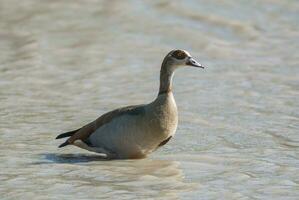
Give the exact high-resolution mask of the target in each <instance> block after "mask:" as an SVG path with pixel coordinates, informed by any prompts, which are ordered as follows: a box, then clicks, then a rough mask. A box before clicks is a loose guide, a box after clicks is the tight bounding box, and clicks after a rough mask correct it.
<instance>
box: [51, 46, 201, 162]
mask: <svg viewBox="0 0 299 200" xmlns="http://www.w3.org/2000/svg"><path fill="white" fill-rule="evenodd" d="M183 65H190V66H194V67H201V65H200V64H199V63H198V62H196V61H195V60H194V59H193V58H192V57H191V55H190V54H189V53H188V52H187V51H184V50H173V51H171V52H169V53H168V54H167V55H166V57H165V58H164V60H163V62H162V66H161V71H160V88H159V93H158V96H157V98H156V99H155V100H154V101H153V102H151V103H149V104H144V105H136V106H127V107H123V108H118V109H116V110H113V111H110V112H108V113H106V114H104V115H102V116H100V117H99V118H98V119H96V120H95V121H93V122H91V123H89V124H87V125H85V126H83V127H82V128H80V129H77V130H74V131H70V132H66V133H63V134H60V135H58V136H57V137H56V139H60V138H64V137H69V138H68V139H67V140H66V141H65V142H64V143H62V144H61V145H60V146H59V147H64V146H67V145H69V144H73V145H75V146H77V147H80V148H83V149H86V150H89V151H93V152H97V153H101V154H105V155H106V157H107V158H143V157H145V156H146V155H147V154H149V153H151V152H152V151H154V150H156V149H157V148H158V147H161V146H163V145H165V144H166V143H167V142H168V141H169V140H170V139H171V138H172V136H173V135H174V134H175V131H176V128H177V123H178V114H177V107H176V103H175V100H174V97H173V94H172V77H173V74H174V71H175V69H177V68H178V67H180V66H183ZM201 68H202V67H201Z"/></svg>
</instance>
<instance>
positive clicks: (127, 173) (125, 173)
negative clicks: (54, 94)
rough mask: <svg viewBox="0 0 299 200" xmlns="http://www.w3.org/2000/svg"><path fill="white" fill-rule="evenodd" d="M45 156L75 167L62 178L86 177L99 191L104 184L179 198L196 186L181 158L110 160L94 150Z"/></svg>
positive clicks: (133, 192)
mask: <svg viewBox="0 0 299 200" xmlns="http://www.w3.org/2000/svg"><path fill="white" fill-rule="evenodd" d="M45 158H46V159H47V160H48V161H50V163H52V164H68V165H67V166H68V168H70V167H72V166H73V167H74V169H73V170H72V172H71V173H65V174H62V177H61V178H63V179H67V180H70V179H71V180H73V181H82V180H84V182H88V185H89V186H88V187H97V190H99V192H100V191H101V188H103V190H107V188H109V190H110V191H111V192H112V193H113V194H114V193H115V194H118V193H121V194H122V195H125V196H128V197H130V196H131V195H132V197H133V196H136V195H144V194H147V195H150V196H151V197H152V198H165V197H167V198H169V197H171V198H179V194H180V193H181V192H186V191H191V190H194V189H195V187H196V185H195V184H194V183H188V182H186V181H185V175H184V172H183V170H182V169H181V167H180V165H181V163H180V162H178V161H171V160H162V159H159V158H157V159H150V158H147V159H143V160H113V161H107V160H103V158H101V157H99V156H97V155H90V154H89V155H88V154H79V155H78V154H47V155H45ZM101 161H104V162H101ZM40 164H42V163H40ZM69 164H73V165H69ZM78 164H80V165H81V164H84V167H78ZM62 166H64V165H61V167H62ZM85 187H86V186H85ZM104 188H105V189H104Z"/></svg>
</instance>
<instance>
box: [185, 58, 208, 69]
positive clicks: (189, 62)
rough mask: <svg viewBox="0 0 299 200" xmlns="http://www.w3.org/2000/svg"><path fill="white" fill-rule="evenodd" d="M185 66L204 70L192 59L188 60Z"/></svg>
mask: <svg viewBox="0 0 299 200" xmlns="http://www.w3.org/2000/svg"><path fill="white" fill-rule="evenodd" d="M186 65H190V66H193V67H199V68H202V69H204V67H203V66H202V65H201V64H200V63H199V62H197V61H196V60H194V59H193V58H192V57H189V58H188V60H187V62H186Z"/></svg>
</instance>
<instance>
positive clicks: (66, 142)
mask: <svg viewBox="0 0 299 200" xmlns="http://www.w3.org/2000/svg"><path fill="white" fill-rule="evenodd" d="M69 144H70V143H69V142H68V141H65V142H64V143H62V144H61V145H59V146H58V148H61V147H65V146H67V145H69Z"/></svg>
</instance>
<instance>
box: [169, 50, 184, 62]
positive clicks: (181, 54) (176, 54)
mask: <svg viewBox="0 0 299 200" xmlns="http://www.w3.org/2000/svg"><path fill="white" fill-rule="evenodd" d="M172 56H173V57H175V58H176V59H179V60H181V59H185V58H186V56H187V54H186V53H185V52H184V51H181V50H175V51H174V52H173V53H172Z"/></svg>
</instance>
